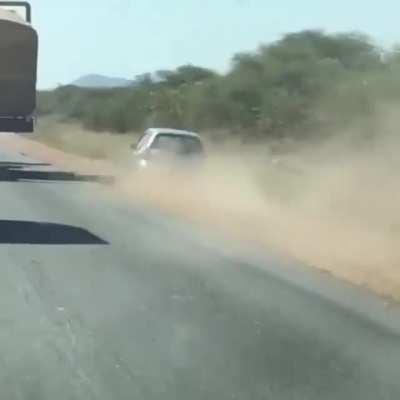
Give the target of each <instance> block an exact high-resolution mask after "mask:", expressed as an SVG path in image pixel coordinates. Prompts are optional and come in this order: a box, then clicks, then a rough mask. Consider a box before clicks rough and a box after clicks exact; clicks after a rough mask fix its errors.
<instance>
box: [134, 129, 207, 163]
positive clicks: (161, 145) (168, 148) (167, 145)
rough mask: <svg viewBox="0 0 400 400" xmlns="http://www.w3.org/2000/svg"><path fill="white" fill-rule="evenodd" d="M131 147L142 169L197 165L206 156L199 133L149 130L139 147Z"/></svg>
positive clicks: (138, 144)
mask: <svg viewBox="0 0 400 400" xmlns="http://www.w3.org/2000/svg"><path fill="white" fill-rule="evenodd" d="M131 147H132V148H133V149H134V157H135V161H136V163H137V166H138V167H140V168H146V167H148V166H165V165H169V166H170V165H180V164H181V163H185V165H187V164H188V163H194V164H197V163H198V162H199V161H201V160H202V159H203V158H204V156H205V152H204V146H203V143H202V140H201V138H200V136H199V135H198V134H197V133H195V132H189V131H183V130H177V129H168V128H150V129H147V130H146V131H145V133H144V134H143V136H142V137H141V138H140V139H139V141H138V143H137V145H132V146H131Z"/></svg>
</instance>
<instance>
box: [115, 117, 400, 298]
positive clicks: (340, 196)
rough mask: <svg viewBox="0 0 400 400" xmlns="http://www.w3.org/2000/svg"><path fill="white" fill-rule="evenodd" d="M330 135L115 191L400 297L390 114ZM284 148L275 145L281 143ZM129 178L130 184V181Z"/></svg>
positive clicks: (216, 160) (397, 189) (227, 157)
mask: <svg viewBox="0 0 400 400" xmlns="http://www.w3.org/2000/svg"><path fill="white" fill-rule="evenodd" d="M375 122H376V126H378V127H379V132H377V134H376V135H374V136H373V137H370V138H368V140H366V139H365V137H364V136H363V135H361V133H360V130H359V129H358V128H357V127H353V128H352V129H349V130H347V131H343V132H340V133H336V134H335V135H332V136H331V138H330V139H326V140H319V141H318V142H317V141H313V140H311V141H308V142H306V143H305V142H302V143H301V144H300V143H297V144H292V145H288V146H287V148H285V146H283V148H281V149H280V150H279V151H276V150H272V149H273V146H272V145H270V144H266V143H263V144H259V145H257V146H251V147H250V146H244V147H241V148H240V151H236V152H235V151H229V152H228V151H220V152H217V153H215V152H213V151H211V152H210V156H209V158H208V160H207V162H206V165H205V167H204V169H202V170H201V171H196V172H194V173H190V172H187V171H184V172H175V173H171V172H161V171H153V172H148V173H146V174H135V175H134V176H133V175H131V174H128V176H123V177H122V178H121V179H120V182H119V184H118V187H119V189H120V191H121V193H124V195H128V196H130V197H131V198H132V199H134V200H135V201H143V202H146V203H148V204H149V203H150V204H152V205H155V206H157V207H159V208H161V209H163V210H164V211H167V212H169V213H172V214H174V215H176V216H178V217H180V218H183V219H185V220H186V221H190V222H191V223H195V224H198V225H202V226H207V227H208V228H210V229H212V230H213V231H215V230H217V231H218V232H220V233H221V234H224V235H228V236H229V237H231V238H233V239H237V240H240V241H242V242H247V243H254V244H256V245H258V246H264V247H265V248H266V249H267V250H268V249H273V250H276V251H279V252H281V253H285V254H287V255H289V256H291V257H293V258H295V259H297V260H299V261H301V262H302V263H304V264H307V265H309V266H312V267H315V268H318V269H320V270H324V271H326V272H329V273H331V274H333V275H335V276H337V277H339V278H342V279H346V280H348V281H351V282H353V283H355V284H357V285H362V286H366V287H369V288H370V289H373V290H374V291H376V292H377V293H380V294H385V295H389V296H391V297H393V298H396V299H400V241H399V239H400V184H399V179H398V178H399V172H398V171H399V168H400V158H399V156H398V153H399V152H398V148H399V145H400V138H399V135H398V133H397V126H398V124H397V118H396V113H395V112H393V110H392V112H389V111H387V110H385V111H384V112H382V113H381V115H380V118H379V121H375ZM281 147H282V146H281ZM133 182H135V184H133Z"/></svg>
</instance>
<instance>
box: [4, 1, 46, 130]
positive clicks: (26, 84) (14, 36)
mask: <svg viewBox="0 0 400 400" xmlns="http://www.w3.org/2000/svg"><path fill="white" fill-rule="evenodd" d="M4 3H6V2H1V1H0V6H1V5H3V4H4ZM20 4H21V3H20ZM22 4H23V5H25V6H27V4H25V3H22ZM27 15H28V10H27ZM29 18H30V9H29ZM37 57H38V36H37V33H36V31H35V30H34V29H33V28H32V26H31V25H30V24H29V23H28V22H26V21H24V20H23V18H21V17H19V16H18V15H17V14H16V13H15V12H12V11H7V10H4V9H1V8H0V132H32V131H33V121H34V113H35V109H36V74H37Z"/></svg>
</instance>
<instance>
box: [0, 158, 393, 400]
mask: <svg viewBox="0 0 400 400" xmlns="http://www.w3.org/2000/svg"><path fill="white" fill-rule="evenodd" d="M32 163H34V161H32V160H30V159H28V158H26V157H23V156H20V155H13V154H5V153H0V186H1V197H0V214H1V215H0V265H1V272H2V274H1V279H0V328H1V329H0V390H1V395H0V397H1V398H2V399H29V400H31V399H32V400H33V399H38V400H39V399H41V400H47V399H85V400H87V399H107V400H110V399H144V400H150V399H162V400H169V399H170V400H180V399H182V400H188V399H194V400H196V399H205V400H206V399H207V400H209V399H218V400H224V399H246V400H253V399H254V400H256V399H273V400H283V399H288V400H289V399H290V400H292V399H293V400H295V399H296V400H298V399H304V400H312V399H318V400H321V399H344V400H346V399H349V400H350V399H351V400H356V399H362V400H367V399H371V400H378V399H393V400H398V399H400V335H399V331H400V330H399V329H397V327H396V326H398V324H397V322H396V321H395V319H396V317H395V316H393V315H392V314H393V313H392V314H390V315H389V314H388V313H389V312H390V311H387V313H386V312H385V311H384V310H383V309H382V308H381V307H380V305H379V304H380V302H379V301H377V300H375V299H374V298H369V296H365V298H364V300H363V295H361V294H357V295H356V294H355V295H354V298H352V295H351V294H350V295H349V293H350V291H351V290H350V289H348V288H344V289H343V290H342V289H340V286H341V285H340V284H339V286H338V287H339V289H332V291H331V293H332V296H333V297H335V296H336V298H337V300H338V301H339V303H340V300H341V298H342V300H343V299H344V300H345V301H344V303H346V302H347V303H346V304H347V305H343V304H344V303H343V302H342V303H343V304H341V305H338V303H337V302H335V301H332V300H331V299H330V300H329V299H324V298H322V297H321V296H320V295H319V294H318V293H314V292H313V290H315V291H318V290H319V291H321V292H324V290H322V289H321V287H315V288H314V289H313V290H312V291H310V290H309V287H310V282H311V281H310V280H308V281H307V279H303V282H302V279H301V278H300V277H299V279H298V282H300V283H298V284H297V285H296V284H294V283H293V282H292V281H291V280H290V279H289V278H288V277H284V276H279V275H278V274H277V273H274V272H273V271H274V268H275V267H276V265H272V264H271V263H273V262H272V261H270V264H271V265H268V262H267V263H266V265H261V262H260V265H255V262H253V264H254V265H253V264H252V263H245V262H243V261H240V259H235V258H232V257H230V256H227V255H226V254H223V253H222V252H220V251H219V250H218V248H217V247H213V246H211V245H209V244H207V241H204V240H200V236H199V235H196V234H194V233H193V234H192V233H191V232H190V231H189V229H188V228H185V227H183V226H180V225H179V224H177V223H174V222H172V221H171V222H169V221H168V220H166V219H165V218H162V217H159V216H155V215H151V214H150V213H149V212H144V211H140V210H138V209H135V208H134V207H133V206H132V205H130V204H128V202H126V201H124V200H117V199H114V197H113V196H112V195H110V194H107V191H109V187H108V188H107V187H104V186H103V185H101V184H99V183H96V182H93V179H90V177H78V176H74V175H73V174H68V173H62V172H59V171H58V172H57V171H56V172H50V171H52V170H53V171H54V169H52V168H51V167H49V166H43V165H33V164H32ZM338 250H339V249H338ZM282 268H283V267H282ZM282 271H283V269H282ZM289 275H290V274H289ZM299 276H300V275H299ZM307 282H308V283H307ZM335 285H336V284H335ZM335 285H333V286H332V287H334V286H335ZM317 286H318V285H317ZM306 287H307V288H306ZM326 287H327V289H326V291H327V293H328V292H329V290H328V287H330V286H329V284H327V286H326ZM335 291H336V292H335ZM335 293H336V294H335ZM360 299H361V300H360ZM363 301H365V302H366V303H365V304H367V303H368V302H370V304H369V305H368V306H366V307H364V310H362V311H360V310H359V309H360V308H361V309H362V308H363ZM365 304H364V305H365ZM349 307H350V308H349ZM351 308H353V309H351ZM365 309H366V310H365ZM354 310H356V311H354ZM372 316H373V317H374V320H372V319H371V317H372ZM378 317H379V318H380V320H379V318H378ZM379 321H383V322H379ZM396 324H397V325H396Z"/></svg>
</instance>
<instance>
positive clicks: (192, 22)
mask: <svg viewBox="0 0 400 400" xmlns="http://www.w3.org/2000/svg"><path fill="white" fill-rule="evenodd" d="M31 4H32V9H33V25H34V26H35V28H36V29H37V30H38V32H39V40H40V49H39V71H38V74H39V76H38V86H39V88H42V89H43V88H52V87H55V86H57V85H59V84H66V83H69V82H71V81H73V80H75V79H76V78H78V77H80V76H82V75H85V74H89V73H98V74H104V75H109V76H116V77H123V78H129V79H133V78H134V77H135V76H136V75H138V74H141V73H144V72H154V71H156V70H159V69H172V68H175V67H177V66H179V65H182V64H188V63H190V64H196V65H201V66H205V67H209V68H213V69H215V70H217V71H222V72H223V71H226V70H227V69H228V68H229V65H230V60H231V58H232V56H233V55H234V54H235V53H237V52H242V51H252V50H256V49H257V47H258V46H259V45H260V44H262V43H269V42H272V41H274V40H276V39H278V38H280V37H281V36H282V35H283V34H285V33H288V32H294V31H298V30H301V29H324V30H326V31H328V32H339V31H362V32H365V33H367V34H369V35H371V36H372V37H373V39H374V40H375V41H377V42H378V43H379V44H381V45H384V46H389V45H391V44H393V43H395V42H397V41H399V42H400V30H399V28H398V27H399V15H400V2H399V1H398V0H380V1H376V0H369V1H366V0H364V1H362V0H352V1H349V0H335V1H324V0H279V1H277V0H276V1H273V0H65V1H64V0H31Z"/></svg>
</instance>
